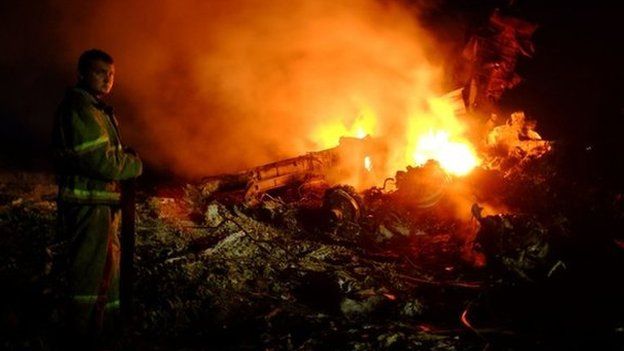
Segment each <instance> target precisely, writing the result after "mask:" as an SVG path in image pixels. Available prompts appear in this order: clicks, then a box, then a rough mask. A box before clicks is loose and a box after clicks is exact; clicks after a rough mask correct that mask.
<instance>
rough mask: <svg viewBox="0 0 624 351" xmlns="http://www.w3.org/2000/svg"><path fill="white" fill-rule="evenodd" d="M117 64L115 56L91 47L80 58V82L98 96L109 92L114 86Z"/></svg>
mask: <svg viewBox="0 0 624 351" xmlns="http://www.w3.org/2000/svg"><path fill="white" fill-rule="evenodd" d="M114 77H115V66H114V65H113V58H112V57H111V56H110V55H109V54H107V53H105V52H104V51H102V50H98V49H91V50H87V51H85V52H83V53H82V55H80V59H79V60H78V82H79V84H80V85H82V86H83V87H85V88H87V89H89V90H90V91H91V92H92V93H93V94H94V95H96V96H97V97H101V96H103V95H106V94H108V93H109V92H110V91H111V89H112V88H113V80H114Z"/></svg>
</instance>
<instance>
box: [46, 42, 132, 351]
mask: <svg viewBox="0 0 624 351" xmlns="http://www.w3.org/2000/svg"><path fill="white" fill-rule="evenodd" d="M114 73H115V67H114V65H113V59H112V57H111V56H110V55H108V54H107V53H105V52H103V51H100V50H96V49H93V50H88V51H86V52H84V53H83V54H82V55H81V56H80V59H79V62H78V84H77V85H76V86H75V87H73V88H70V89H69V90H68V91H67V93H66V95H65V98H64V99H63V101H62V102H61V104H60V106H59V108H58V110H57V113H56V118H55V125H54V132H53V147H54V150H55V155H56V160H55V161H56V169H57V174H58V185H59V195H58V218H59V234H60V235H61V240H64V241H66V242H67V243H68V251H67V254H68V255H67V265H68V266H67V278H68V283H69V291H70V296H69V298H70V299H71V304H70V305H71V308H70V321H69V322H70V327H71V329H72V330H73V332H74V333H76V334H75V337H76V340H75V341H78V342H80V343H81V344H82V345H83V346H82V348H83V349H89V348H91V347H93V346H94V345H95V344H94V342H95V340H97V339H98V338H100V337H101V335H102V332H103V331H104V330H107V331H108V330H117V331H118V329H119V328H117V327H114V328H110V326H111V322H112V321H113V320H114V319H116V318H114V317H115V316H118V315H119V257H120V245H119V234H118V228H119V222H120V211H119V201H120V191H119V181H120V180H125V179H132V178H136V177H138V176H139V175H140V174H141V172H142V163H141V160H140V159H139V157H138V155H136V153H134V152H132V151H129V150H125V149H124V148H123V146H122V144H121V140H120V137H119V131H118V126H117V120H116V119H115V116H114V113H113V109H112V108H111V107H110V106H108V105H106V104H105V103H104V102H102V101H101V98H102V97H104V96H105V95H107V94H108V93H109V92H110V91H111V88H112V86H113V78H114ZM83 341H84V342H87V343H88V344H91V345H88V344H87V345H85V344H83V343H82V342H83Z"/></svg>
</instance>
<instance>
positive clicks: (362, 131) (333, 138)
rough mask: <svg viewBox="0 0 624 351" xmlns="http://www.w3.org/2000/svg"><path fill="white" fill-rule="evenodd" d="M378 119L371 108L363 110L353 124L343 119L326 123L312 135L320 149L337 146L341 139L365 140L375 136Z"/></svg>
mask: <svg viewBox="0 0 624 351" xmlns="http://www.w3.org/2000/svg"><path fill="white" fill-rule="evenodd" d="M376 127H377V118H376V116H375V114H374V112H373V111H372V110H371V109H370V108H362V109H361V110H360V115H359V116H358V118H356V119H355V120H354V121H353V122H352V123H350V124H347V123H345V122H344V121H343V119H342V118H337V119H335V120H334V121H333V122H330V123H326V124H323V125H321V126H320V127H319V128H317V129H316V130H315V131H314V132H313V133H312V135H311V137H312V140H314V141H315V143H316V144H318V147H319V148H320V149H327V148H331V147H334V146H337V145H338V143H339V141H340V138H341V137H355V138H358V139H364V138H365V137H366V136H367V135H371V136H372V135H375V132H376Z"/></svg>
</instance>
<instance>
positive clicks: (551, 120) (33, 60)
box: [0, 0, 624, 170]
mask: <svg viewBox="0 0 624 351" xmlns="http://www.w3.org/2000/svg"><path fill="white" fill-rule="evenodd" d="M413 3H415V4H416V5H418V6H424V7H425V9H426V10H424V11H423V14H422V21H423V23H424V25H425V27H427V28H429V29H432V30H433V33H437V34H436V35H437V36H438V38H436V39H437V40H439V41H446V42H448V43H449V46H450V47H451V50H458V49H460V48H461V46H462V44H463V41H464V40H466V39H467V35H469V33H470V30H471V29H475V28H474V25H475V24H477V23H480V22H481V23H483V22H484V21H485V19H486V18H487V16H488V15H489V13H490V12H491V11H492V9H493V8H495V7H497V6H502V7H505V8H507V9H508V10H509V11H510V13H514V14H516V15H518V16H519V17H522V18H525V19H527V20H530V21H533V22H535V23H537V24H539V26H540V27H539V29H538V30H537V32H536V34H535V36H534V42H535V46H536V55H535V57H534V58H533V59H530V60H526V59H523V60H521V62H520V64H519V67H518V73H519V74H520V75H521V76H522V77H523V78H524V79H525V81H524V82H523V83H522V84H521V85H520V86H519V87H518V88H516V89H515V90H514V91H512V92H509V93H507V94H506V95H505V96H504V98H503V101H502V102H501V103H502V107H503V109H506V110H510V111H511V110H524V111H525V112H526V113H527V114H528V115H529V117H530V118H534V119H536V120H537V121H538V124H539V126H538V130H539V131H540V132H541V133H542V135H543V136H544V137H545V138H548V139H554V140H564V141H566V142H571V143H577V144H579V145H587V146H589V145H593V146H595V147H597V148H600V147H603V149H609V148H613V147H615V148H616V150H613V149H610V151H609V152H615V153H617V152H621V151H622V149H621V146H619V145H621V143H619V142H618V141H619V139H621V138H622V137H621V134H622V131H623V130H624V129H623V128H624V123H623V121H624V29H623V27H622V21H623V19H622V18H621V10H617V9H616V5H612V6H611V7H610V6H608V5H601V4H597V2H584V3H581V4H578V3H577V2H572V1H570V2H564V1H556V2H552V1H522V0H518V1H516V2H515V3H514V5H513V6H511V7H509V6H507V4H508V2H501V1H481V2H475V1H453V2H451V1H433V2H431V1H416V2H413ZM423 4H424V5H423ZM81 6H85V7H84V8H81ZM180 6H183V5H180ZM94 14H95V15H94ZM96 14H97V8H94V7H93V6H91V7H88V6H87V5H83V4H82V2H78V1H74V2H73V3H72V2H68V1H31V2H18V1H10V2H9V1H5V2H2V4H1V5H0V48H1V49H0V123H2V127H1V128H0V145H1V146H0V147H1V148H2V153H1V154H0V167H1V168H5V169H6V168H11V169H28V170H49V169H50V163H49V161H48V160H49V151H48V145H49V142H50V130H51V125H52V116H53V113H54V109H55V107H56V105H57V103H58V102H59V101H60V99H61V98H62V95H63V92H64V89H65V88H66V87H67V86H69V85H71V84H73V80H74V71H75V66H74V65H73V64H68V63H69V62H71V57H74V58H75V57H77V55H78V54H79V53H80V50H79V49H77V48H74V47H73V46H72V45H71V43H70V42H68V41H71V38H68V37H66V35H65V33H67V26H68V23H69V24H70V25H72V27H71V28H73V29H72V30H74V31H76V30H79V28H80V25H81V23H83V22H84V21H97V15H96ZM74 22H75V23H74ZM101 25H102V26H106V25H107V24H106V23H101ZM438 29H440V30H438ZM78 35H80V33H78ZM85 35H88V33H86V34H85ZM84 49H87V48H84ZM136 59H140V58H136ZM132 74H133V72H124V75H132ZM164 88H167V87H164ZM182 98H183V97H182ZM128 100H129V101H132V96H128V95H124V96H120V95H113V96H112V103H113V105H115V106H116V107H117V109H118V111H121V112H122V113H125V114H126V115H130V114H131V112H132V103H131V102H128ZM148 103H149V101H148ZM127 125H130V126H132V123H131V122H130V123H128V124H127ZM127 128H130V127H127ZM601 145H602V146H601ZM139 151H140V152H148V150H139Z"/></svg>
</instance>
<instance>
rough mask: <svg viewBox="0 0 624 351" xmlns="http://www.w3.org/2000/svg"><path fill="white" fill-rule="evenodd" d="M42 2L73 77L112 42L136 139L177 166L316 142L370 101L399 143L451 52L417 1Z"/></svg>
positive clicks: (301, 148)
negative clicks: (434, 38) (89, 54)
mask: <svg viewBox="0 0 624 351" xmlns="http://www.w3.org/2000/svg"><path fill="white" fill-rule="evenodd" d="M41 11H42V13H47V14H49V16H50V18H53V19H52V20H50V19H48V20H47V22H46V24H45V28H42V29H41V31H39V32H38V33H36V34H35V35H33V36H41V37H40V38H37V39H36V40H35V41H39V43H38V45H41V46H46V45H47V46H53V47H54V48H53V50H50V49H47V50H48V52H52V54H51V57H52V60H51V63H50V65H52V66H53V67H56V69H57V71H59V72H62V73H63V74H65V75H66V76H67V75H68V73H69V72H71V71H73V69H74V67H75V62H76V59H77V57H78V56H79V54H80V53H81V52H82V51H84V50H86V49H89V48H94V47H95V48H100V49H103V50H105V51H108V52H109V53H111V54H112V56H113V57H114V58H115V65H116V72H117V74H116V80H115V87H114V88H113V94H112V96H111V97H110V99H111V101H112V103H113V105H114V106H115V107H116V108H117V112H118V118H119V120H120V123H121V130H122V134H123V137H124V139H125V142H126V144H130V145H132V146H133V147H135V148H136V149H137V150H138V151H139V153H140V154H141V156H142V158H143V159H144V160H146V162H147V163H148V164H150V165H151V166H154V167H156V168H157V169H160V170H166V171H169V172H172V173H174V174H177V175H180V176H185V177H198V176H204V175H209V174H215V173H221V172H232V171H237V170H241V169H245V168H248V167H252V166H255V165H259V164H262V163H266V162H270V161H274V160H277V159H280V158H283V157H289V156H295V155H299V154H302V153H305V152H308V151H315V150H318V149H319V148H322V147H324V146H325V145H321V144H320V143H319V142H318V140H315V138H314V133H315V131H316V130H317V129H318V127H319V126H320V125H323V124H327V123H334V122H335V121H336V120H340V121H342V122H344V123H346V124H349V123H352V122H353V121H354V120H355V119H357V118H358V117H359V116H360V115H361V114H362V111H374V113H375V115H376V118H377V126H376V129H377V130H376V133H377V134H378V135H381V136H392V137H393V138H395V139H396V140H395V141H396V142H398V143H400V142H402V141H403V140H404V139H405V135H404V134H405V128H406V123H407V121H406V119H407V115H408V114H409V111H413V110H414V106H416V105H421V104H423V101H424V99H425V98H427V97H429V96H431V94H432V92H433V91H440V89H439V82H440V81H441V80H440V73H441V71H440V69H438V68H437V65H436V63H435V62H432V61H433V60H434V59H435V60H438V59H439V60H441V59H442V58H441V57H439V56H440V55H439V53H438V52H436V50H435V45H433V44H432V42H431V41H430V39H429V38H430V37H431V35H430V34H427V33H425V32H424V31H423V30H422V29H421V28H420V27H419V25H418V23H417V20H416V19H417V9H416V8H415V7H413V6H411V7H410V6H408V5H406V4H405V3H404V2H401V1H398V0H397V1H390V0H384V1H381V0H343V1H332V0H307V1H289V0H275V1H259V0H232V1H216V0H214V1H200V0H191V1H185V2H180V1H173V0H165V1H158V2H153V1H146V0H135V1H95V2H89V3H84V4H82V3H81V4H75V3H70V2H63V1H61V2H59V1H50V2H48V3H46V4H45V6H43V7H42V9H41ZM23 12H28V11H26V10H24V11H23ZM39 17H44V16H42V15H41V16H39ZM46 35H47V36H48V37H46ZM46 41H47V43H46ZM20 47H22V48H23V47H28V44H27V43H23V45H21V46H20ZM32 56H37V53H36V52H34V53H33V55H32ZM59 67H62V68H59ZM69 74H71V73H69ZM69 82H70V81H69ZM57 95H60V94H57ZM57 95H55V96H57ZM52 111H53V107H51V108H50V115H51V114H52Z"/></svg>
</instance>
